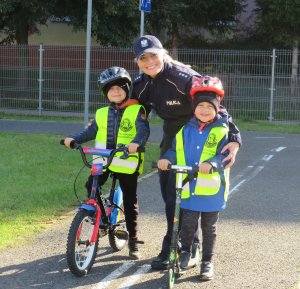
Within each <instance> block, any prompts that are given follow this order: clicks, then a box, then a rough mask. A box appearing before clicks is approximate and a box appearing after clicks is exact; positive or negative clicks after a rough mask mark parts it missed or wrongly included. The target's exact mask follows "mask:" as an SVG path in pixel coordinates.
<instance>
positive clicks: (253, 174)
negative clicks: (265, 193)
mask: <svg viewBox="0 0 300 289" xmlns="http://www.w3.org/2000/svg"><path fill="white" fill-rule="evenodd" d="M263 169H264V167H263V166H259V167H257V168H255V170H254V172H253V173H252V174H251V175H250V176H249V178H248V179H247V181H249V180H251V179H253V178H254V177H255V176H256V175H257V174H258V173H259V172H260V171H262V170H263Z"/></svg>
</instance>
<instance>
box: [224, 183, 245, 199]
mask: <svg viewBox="0 0 300 289" xmlns="http://www.w3.org/2000/svg"><path fill="white" fill-rule="evenodd" d="M246 181H247V180H246V179H244V180H242V181H240V182H239V183H238V184H237V185H235V186H234V187H233V188H232V189H231V190H230V191H229V192H228V197H229V196H230V195H232V194H233V193H234V192H236V191H238V188H239V187H240V186H241V185H242V184H243V183H244V182H246Z"/></svg>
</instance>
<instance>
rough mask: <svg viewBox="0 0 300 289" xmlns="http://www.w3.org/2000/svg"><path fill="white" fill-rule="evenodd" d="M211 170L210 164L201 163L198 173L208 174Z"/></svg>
mask: <svg viewBox="0 0 300 289" xmlns="http://www.w3.org/2000/svg"><path fill="white" fill-rule="evenodd" d="M211 169H212V165H211V164H210V163H206V162H204V163H201V164H200V166H199V173H201V174H209V173H210V170H211Z"/></svg>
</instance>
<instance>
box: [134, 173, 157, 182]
mask: <svg viewBox="0 0 300 289" xmlns="http://www.w3.org/2000/svg"><path fill="white" fill-rule="evenodd" d="M157 173H158V171H154V172H151V173H149V174H147V175H144V176H142V177H141V178H139V179H138V183H139V182H141V181H143V180H145V179H148V178H150V177H152V176H153V175H155V174H157Z"/></svg>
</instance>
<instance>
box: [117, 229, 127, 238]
mask: <svg viewBox="0 0 300 289" xmlns="http://www.w3.org/2000/svg"><path fill="white" fill-rule="evenodd" d="M114 235H115V236H116V237H117V238H118V239H121V240H128V239H129V235H128V232H127V231H123V230H115V231H114Z"/></svg>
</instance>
